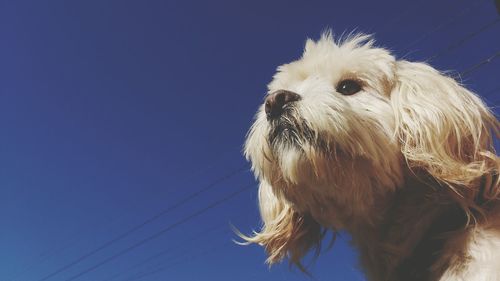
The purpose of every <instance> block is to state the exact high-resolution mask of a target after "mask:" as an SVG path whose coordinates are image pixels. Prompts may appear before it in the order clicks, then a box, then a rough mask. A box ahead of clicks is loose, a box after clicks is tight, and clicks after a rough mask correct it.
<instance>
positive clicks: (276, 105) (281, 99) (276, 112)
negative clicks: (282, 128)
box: [265, 90, 300, 119]
mask: <svg viewBox="0 0 500 281" xmlns="http://www.w3.org/2000/svg"><path fill="white" fill-rule="evenodd" d="M298 100H300V96H299V95H298V94H296V93H294V92H290V91H287V90H278V91H276V92H274V93H272V94H270V95H268V96H267V98H266V104H265V110H266V115H267V119H275V118H277V117H279V116H280V115H281V113H283V109H284V108H285V105H287V104H288V103H291V102H294V101H298Z"/></svg>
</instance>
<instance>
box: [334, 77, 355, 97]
mask: <svg viewBox="0 0 500 281" xmlns="http://www.w3.org/2000/svg"><path fill="white" fill-rule="evenodd" d="M359 91H361V85H360V84H359V82H358V81H355V80H350V79H347V80H342V81H340V83H339V84H338V85H337V92H339V93H341V94H342V95H344V96H350V95H354V94H355V93H357V92H359Z"/></svg>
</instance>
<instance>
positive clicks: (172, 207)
mask: <svg viewBox="0 0 500 281" xmlns="http://www.w3.org/2000/svg"><path fill="white" fill-rule="evenodd" d="M245 170H248V165H246V164H245V165H243V166H241V167H239V168H237V169H235V170H232V171H231V172H229V173H228V174H226V175H224V176H222V177H220V178H218V179H217V180H215V181H213V182H211V183H210V184H208V185H207V186H205V187H203V188H201V189H199V190H197V191H195V192H193V193H191V194H189V195H188V196H186V197H184V198H183V199H181V200H179V201H177V202H176V203H175V204H173V205H170V206H169V207H167V208H166V209H164V210H162V211H160V212H158V213H156V214H154V215H153V216H151V217H149V218H148V219H146V220H145V221H143V222H141V223H140V224H138V225H136V226H134V227H132V228H130V229H128V230H127V231H125V232H123V233H121V234H119V235H117V236H115V237H114V238H112V239H110V240H108V241H106V242H104V243H103V244H101V245H100V246H98V247H97V248H94V249H92V250H91V251H89V252H87V253H85V254H83V255H81V256H79V257H77V258H76V259H74V260H73V261H71V262H69V263H67V264H65V265H63V266H62V267H60V268H58V269H56V270H55V271H53V272H51V273H50V274H47V275H45V276H44V277H43V278H41V279H39V280H38V281H45V280H47V279H49V278H51V277H53V276H55V275H57V274H59V273H61V272H63V271H65V270H67V269H69V268H71V267H72V266H74V265H76V264H78V263H80V262H81V261H83V260H85V259H86V258H88V257H90V256H92V255H94V254H96V253H98V252H100V251H102V250H104V249H106V248H108V247H109V246H111V245H113V244H114V243H116V242H118V241H120V240H122V239H123V238H125V237H127V236H129V235H130V234H132V233H134V232H136V231H138V230H139V229H142V228H143V227H144V226H146V225H148V224H150V223H152V222H154V221H156V220H158V219H159V218H161V217H163V216H164V215H166V214H168V213H170V212H172V211H173V210H175V209H177V208H179V207H181V206H183V205H184V204H186V203H187V202H189V201H191V200H193V199H194V198H196V197H198V196H199V195H201V194H203V193H205V192H207V191H208V190H210V189H212V188H214V187H215V186H217V185H218V184H219V183H221V182H223V181H225V180H227V179H229V178H231V177H233V176H235V175H237V174H239V173H241V172H243V171H245Z"/></svg>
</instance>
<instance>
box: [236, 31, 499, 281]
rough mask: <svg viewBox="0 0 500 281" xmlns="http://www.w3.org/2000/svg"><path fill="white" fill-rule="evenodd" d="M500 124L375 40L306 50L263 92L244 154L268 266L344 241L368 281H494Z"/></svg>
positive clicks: (442, 78) (443, 80) (325, 41)
mask: <svg viewBox="0 0 500 281" xmlns="http://www.w3.org/2000/svg"><path fill="white" fill-rule="evenodd" d="M499 130H500V124H499V122H498V121H497V119H496V118H495V117H494V116H493V114H492V113H491V112H490V111H489V110H488V108H487V107H486V106H485V104H484V103H483V102H482V101H481V100H480V99H479V98H478V96H476V95H475V94H473V93H471V92H470V91H468V90H467V89H465V88H463V87H462V86H461V85H460V84H459V83H457V82H456V81H455V80H453V79H452V78H450V77H448V76H446V75H445V74H443V73H440V72H438V71H436V70H435V69H434V68H432V67H430V66H428V65H427V64H425V63H415V62H408V61H402V60H396V59H395V58H394V56H392V55H391V54H390V53H389V51H387V50H385V49H382V48H378V47H375V46H374V44H373V41H372V40H371V38H370V36H367V35H354V36H348V38H346V39H343V40H339V41H337V42H336V41H334V40H333V38H332V36H331V35H330V34H329V33H328V34H325V35H323V36H322V38H321V39H320V40H319V41H317V42H314V41H312V40H307V43H306V46H305V50H304V54H303V56H302V57H301V58H300V59H299V60H297V61H294V62H292V63H289V64H285V65H282V66H280V67H279V68H278V72H277V73H276V75H275V76H274V79H273V81H272V82H271V83H270V84H269V94H268V95H267V97H266V100H265V103H264V104H263V105H262V106H261V108H260V109H259V111H258V113H257V116H256V120H255V123H254V124H253V126H252V128H251V129H250V132H249V134H248V139H247V142H246V145H245V154H246V157H247V158H248V159H249V160H250V161H251V162H252V168H253V171H254V173H255V175H256V177H257V178H258V180H259V181H260V187H259V203H260V212H261V215H262V220H263V227H262V229H261V230H260V231H258V232H256V233H254V235H253V236H252V237H245V239H246V240H247V241H248V242H249V243H258V244H260V245H262V246H264V247H265V249H266V251H267V252H268V254H269V258H268V262H269V263H271V264H272V263H275V262H278V261H280V260H282V259H283V258H285V257H288V258H289V260H290V261H291V262H292V263H295V264H297V265H299V266H301V265H300V260H301V258H302V257H303V256H304V255H305V254H306V253H307V252H308V251H309V250H310V249H311V248H315V247H319V245H320V242H321V240H322V238H323V237H324V234H325V233H326V232H327V231H329V230H332V231H334V232H335V231H336V230H347V231H348V232H349V233H350V234H351V235H352V239H353V245H354V246H355V247H356V248H357V249H358V250H359V251H360V257H361V261H360V262H361V266H362V268H363V269H364V270H365V272H366V275H367V276H368V279H369V280H377V281H392V280H397V281H401V280H404V281H410V280H419V281H423V280H441V281H444V280H464V281H472V280H481V281H486V280H491V281H493V280H500V187H499V183H500V180H499V176H498V172H499V166H500V160H499V157H498V156H496V154H495V151H494V148H493V143H492V142H493V140H492V138H493V137H492V136H495V137H498V134H499Z"/></svg>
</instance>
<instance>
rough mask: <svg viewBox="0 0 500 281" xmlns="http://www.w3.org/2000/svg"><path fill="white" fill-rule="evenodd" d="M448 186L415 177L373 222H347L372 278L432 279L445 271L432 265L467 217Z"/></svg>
mask: <svg viewBox="0 0 500 281" xmlns="http://www.w3.org/2000/svg"><path fill="white" fill-rule="evenodd" d="M444 189H445V188H444V187H442V186H439V185H438V184H437V183H435V184H430V185H429V184H428V183H423V182H421V181H418V180H415V179H411V178H410V179H409V180H407V181H406V185H405V187H404V188H401V189H399V190H398V191H396V192H395V193H394V194H392V195H391V196H390V197H388V198H386V199H385V200H387V201H386V202H385V203H387V204H383V205H384V206H385V207H384V208H381V207H379V208H377V207H374V210H373V212H372V215H371V216H370V218H369V219H367V221H363V220H360V221H356V223H351V224H349V225H348V226H347V230H348V231H349V232H350V233H351V235H352V237H353V242H354V244H355V245H356V247H358V248H359V250H360V252H361V263H362V265H363V267H364V268H365V269H367V271H368V272H367V274H368V275H369V277H370V280H384V281H389V280H390V281H392V280H405V281H411V280H431V279H433V278H436V277H435V276H431V275H436V274H440V273H439V272H431V271H430V269H431V267H432V265H433V264H434V263H435V262H436V261H437V260H438V259H439V258H440V251H441V250H442V248H443V246H444V243H445V239H444V238H443V237H442V236H443V235H444V234H446V233H449V232H452V231H456V230H460V229H463V226H464V225H465V223H466V221H467V218H466V216H465V214H464V212H463V210H462V209H460V208H459V207H458V206H457V205H456V204H455V203H453V202H452V200H450V199H449V198H450V197H449V196H447V195H446V191H445V190H444Z"/></svg>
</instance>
